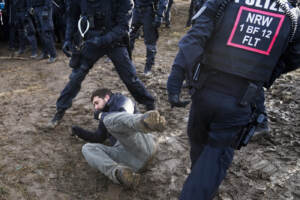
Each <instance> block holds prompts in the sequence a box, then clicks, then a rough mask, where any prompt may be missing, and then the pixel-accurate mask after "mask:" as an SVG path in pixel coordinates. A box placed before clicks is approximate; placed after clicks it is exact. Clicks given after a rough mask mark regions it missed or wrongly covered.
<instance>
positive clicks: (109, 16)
mask: <svg viewBox="0 0 300 200" xmlns="http://www.w3.org/2000/svg"><path fill="white" fill-rule="evenodd" d="M118 6H119V1H118V0H86V6H84V7H85V10H84V11H83V13H84V15H86V16H87V17H88V19H89V22H90V29H91V30H98V31H101V32H103V34H104V33H106V32H108V31H109V30H111V28H112V27H113V26H115V24H116V23H117V19H116V17H117V16H116V15H117V12H118Z"/></svg>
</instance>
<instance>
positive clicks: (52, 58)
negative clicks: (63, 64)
mask: <svg viewBox="0 0 300 200" xmlns="http://www.w3.org/2000/svg"><path fill="white" fill-rule="evenodd" d="M55 61H56V56H53V57H52V56H51V57H50V58H49V60H48V63H49V64H51V63H54V62H55Z"/></svg>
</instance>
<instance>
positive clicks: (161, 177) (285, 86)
mask: <svg viewBox="0 0 300 200" xmlns="http://www.w3.org/2000/svg"><path fill="white" fill-rule="evenodd" d="M188 3H189V2H188V1H181V0H177V1H175V5H174V7H173V20H172V28H171V29H165V28H162V29H161V36H160V39H159V47H158V55H157V62H156V66H155V67H154V69H153V72H154V73H153V75H152V76H151V77H145V76H143V73H142V71H143V67H144V63H145V53H146V52H145V46H144V44H143V41H142V40H139V41H138V42H137V45H136V49H135V51H134V55H133V60H134V63H135V64H136V68H137V74H138V76H139V77H140V79H141V80H142V81H143V82H144V83H145V85H146V87H147V88H148V89H149V90H150V91H151V93H152V94H153V95H154V96H155V97H156V99H157V107H158V109H159V110H160V112H161V113H162V114H163V115H165V117H166V119H167V121H168V129H167V130H166V131H165V132H163V133H162V134H160V135H158V138H159V142H160V147H159V153H158V155H157V156H156V158H155V160H154V162H153V163H152V164H151V165H150V166H149V168H148V170H147V171H146V172H145V173H143V176H142V177H143V180H142V183H141V184H140V185H139V186H138V187H137V188H135V189H134V190H127V189H124V188H123V187H121V186H119V185H115V184H113V183H112V182H111V181H110V180H108V179H107V178H106V177H105V176H104V175H102V174H101V173H100V172H98V171H97V170H94V169H92V168H91V167H89V166H88V164H87V163H86V161H85V160H84V158H83V156H82V154H81V147H82V145H83V144H84V141H82V140H79V139H76V138H73V137H71V136H70V126H71V125H75V124H76V125H80V126H83V127H85V128H88V129H90V130H93V129H95V128H96V127H97V123H96V121H95V120H93V115H92V107H91V105H90V102H89V96H90V94H91V91H93V90H94V89H95V88H98V87H104V86H105V87H109V88H112V90H113V91H114V92H122V93H123V94H126V95H129V93H128V91H127V90H126V88H125V86H124V84H123V83H122V82H121V81H120V79H119V77H118V75H117V73H116V72H115V70H114V67H113V65H112V64H111V63H109V62H106V60H105V59H101V60H100V61H99V62H98V63H97V64H96V65H95V66H94V68H93V69H92V70H91V71H90V73H89V74H88V76H87V77H86V79H85V81H84V82H83V86H82V89H81V92H80V93H79V95H78V96H77V98H76V99H75V100H74V104H73V107H72V108H71V109H69V110H68V111H67V113H66V115H65V118H64V121H63V123H62V124H61V125H60V126H59V127H58V128H57V129H56V130H55V131H50V132H49V131H48V132H47V131H43V129H42V127H43V126H44V125H45V124H46V123H47V122H48V120H50V118H51V117H52V116H53V114H54V112H55V101H56V99H57V97H58V95H59V93H60V91H61V90H62V89H63V87H64V85H65V84H66V83H67V81H68V76H69V74H70V71H71V70H70V68H69V67H68V66H67V64H68V59H67V58H66V57H65V56H64V55H63V54H62V52H61V51H59V52H58V53H59V58H58V61H57V62H56V63H54V64H50V65H49V64H46V61H36V60H30V59H20V58H19V59H15V58H14V59H6V58H4V56H9V54H10V53H9V52H8V51H7V50H6V49H7V45H5V44H3V43H2V44H0V45H1V46H0V57H1V58H0V76H1V78H0V200H21V199H26V200H40V199H43V200H44V199H45V200H46V199H47V200H60V199H64V200H65V199H66V200H69V199H72V200H75V199H78V200H79V199H84V200H92V199H99V200H150V199H151V200H153V199H155V200H156V199H157V200H169V199H170V200H175V199H177V198H178V195H179V194H180V190H181V188H182V185H183V183H184V180H185V179H186V177H187V175H188V173H189V166H190V160H189V153H188V152H189V145H188V141H187V136H186V124H187V116H188V108H186V109H183V108H175V109H171V108H170V106H169V105H168V103H167V92H166V80H167V77H168V74H169V72H170V67H171V63H172V61H173V59H174V56H175V54H176V52H177V43H178V41H179V39H180V37H181V36H182V35H183V34H184V32H185V31H186V30H184V25H185V21H186V18H187V11H188ZM29 54H30V53H29V52H27V53H26V55H25V56H23V57H26V56H29ZM299 84H300V70H298V71H295V72H293V73H290V74H288V75H285V76H283V77H282V78H280V79H278V80H277V81H276V82H275V84H274V85H273V87H272V88H271V90H270V91H268V92H267V102H266V104H267V108H268V114H269V122H270V127H271V132H270V134H269V135H268V136H265V137H264V138H262V139H260V140H258V141H252V143H251V144H250V145H248V146H247V147H246V148H243V149H242V150H241V151H238V152H236V156H235V159H234V162H233V164H232V166H231V168H230V170H229V171H228V175H227V177H226V179H225V181H224V182H223V183H222V185H221V186H220V189H219V192H218V194H217V196H216V197H215V199H216V200H219V199H222V200H231V199H235V200H248V199H285V200H287V199H289V200H292V199H294V200H296V199H300V156H299V155H300V140H299V134H300V119H299V116H300V110H299V103H300V96H299V94H300V89H299ZM183 96H184V97H185V98H188V95H187V91H183ZM140 108H141V110H143V107H142V106H141V107H140Z"/></svg>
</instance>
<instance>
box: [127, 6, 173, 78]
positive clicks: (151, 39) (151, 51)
mask: <svg viewBox="0 0 300 200" xmlns="http://www.w3.org/2000/svg"><path fill="white" fill-rule="evenodd" d="M167 6H168V0H135V7H134V10H133V20H132V26H131V32H130V47H131V51H133V48H134V42H135V39H137V38H138V36H139V29H140V27H141V26H143V30H144V42H145V45H146V51H147V59H146V65H145V69H144V73H145V74H149V73H150V72H151V68H152V66H153V65H154V61H155V55H156V51H157V50H156V42H157V40H158V28H159V27H160V25H161V23H162V21H163V16H164V13H165V11H166V9H167Z"/></svg>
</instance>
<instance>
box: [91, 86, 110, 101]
mask: <svg viewBox="0 0 300 200" xmlns="http://www.w3.org/2000/svg"><path fill="white" fill-rule="evenodd" d="M106 95H108V96H111V95H112V92H111V90H110V89H107V88H101V89H97V90H95V91H94V92H93V93H92V96H91V102H92V101H93V99H94V97H99V98H101V99H104V97H105V96H106Z"/></svg>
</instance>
